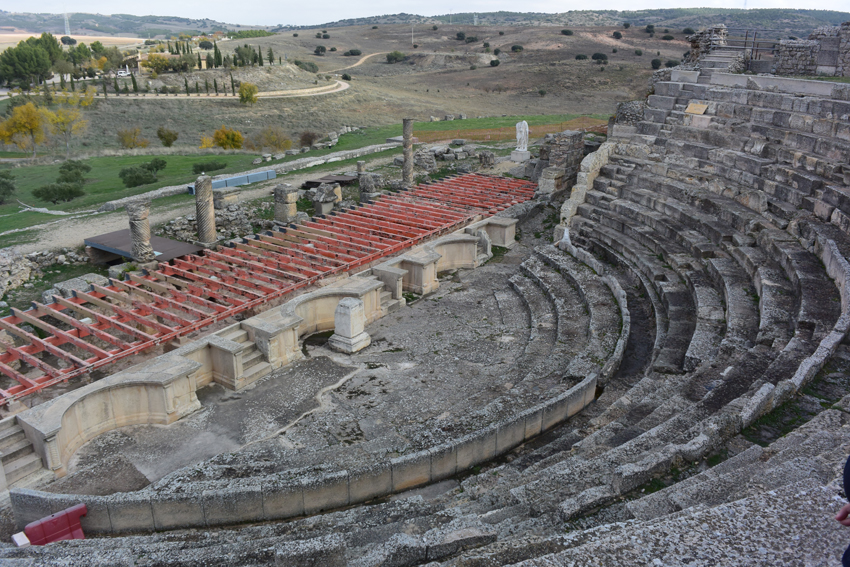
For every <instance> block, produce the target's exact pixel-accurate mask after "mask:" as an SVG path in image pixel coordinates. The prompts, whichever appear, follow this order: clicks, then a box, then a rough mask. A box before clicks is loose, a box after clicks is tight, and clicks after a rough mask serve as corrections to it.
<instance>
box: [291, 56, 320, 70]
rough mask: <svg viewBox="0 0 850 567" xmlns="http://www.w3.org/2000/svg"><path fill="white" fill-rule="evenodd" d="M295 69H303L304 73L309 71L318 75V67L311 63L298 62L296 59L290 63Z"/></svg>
mask: <svg viewBox="0 0 850 567" xmlns="http://www.w3.org/2000/svg"><path fill="white" fill-rule="evenodd" d="M292 63H293V64H294V65H295V66H296V67H299V68H301V69H304V70H305V71H309V72H310V73H318V72H319V66H318V65H316V64H315V63H313V62H312V61H299V60H298V59H296V60H295V61H293V62H292Z"/></svg>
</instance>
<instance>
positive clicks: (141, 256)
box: [126, 201, 156, 263]
mask: <svg viewBox="0 0 850 567" xmlns="http://www.w3.org/2000/svg"><path fill="white" fill-rule="evenodd" d="M126 208H127V215H128V216H129V217H130V239H131V242H132V249H131V251H130V252H131V254H133V259H134V260H136V261H137V262H141V263H144V262H152V261H153V260H154V259H156V255H155V254H154V252H153V247H152V246H151V225H150V220H149V219H148V216H149V215H150V211H151V204H150V202H148V201H144V202H141V203H128V204H127V206H126Z"/></svg>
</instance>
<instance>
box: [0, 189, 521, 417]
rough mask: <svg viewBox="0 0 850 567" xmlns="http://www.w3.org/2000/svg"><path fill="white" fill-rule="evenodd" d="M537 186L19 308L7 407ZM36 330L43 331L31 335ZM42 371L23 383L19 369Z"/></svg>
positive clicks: (309, 232)
mask: <svg viewBox="0 0 850 567" xmlns="http://www.w3.org/2000/svg"><path fill="white" fill-rule="evenodd" d="M535 187H536V186H535V185H534V184H531V183H528V182H526V181H522V180H517V179H506V178H502V177H492V176H486V175H480V174H466V175H461V176H457V177H448V178H445V179H442V180H440V181H438V182H435V183H430V184H426V185H420V186H418V187H416V188H413V189H410V190H407V191H400V192H398V193H394V194H391V195H388V196H384V197H382V198H381V199H379V200H377V201H375V202H373V203H369V204H365V205H361V206H358V207H353V208H351V209H350V210H347V211H342V212H336V213H332V214H330V215H327V216H323V217H315V218H313V219H311V220H310V221H308V222H305V223H303V224H300V225H290V226H289V227H285V228H280V229H278V230H275V231H266V232H263V233H260V234H256V235H253V236H252V237H247V238H244V239H242V241H241V242H231V243H230V244H229V245H228V246H221V247H219V248H218V249H217V250H206V251H204V253H203V255H188V256H182V257H179V258H175V259H173V260H171V262H170V263H160V264H159V266H158V269H156V270H155V271H148V272H145V273H144V274H143V275H137V274H130V275H129V277H128V278H127V279H126V280H125V281H118V280H115V279H112V280H110V285H108V286H99V285H92V286H91V288H90V289H89V290H88V291H77V292H75V296H74V297H71V298H64V297H60V296H53V300H54V303H51V304H48V305H45V304H41V303H37V302H33V304H32V308H31V309H28V310H26V311H22V310H19V309H12V314H11V315H10V316H7V317H4V318H2V319H0V330H2V331H5V332H6V334H8V335H11V336H12V337H14V338H16V339H17V342H18V343H23V344H18V345H13V344H9V343H8V342H7V341H6V340H2V339H0V352H2V354H0V374H3V375H5V376H7V377H8V378H11V381H10V382H11V385H10V386H6V387H5V388H0V405H2V404H6V403H8V402H9V401H10V400H14V399H18V398H21V397H24V396H26V395H29V394H32V393H34V392H37V391H39V390H41V389H43V388H45V387H48V386H50V385H52V384H56V383H58V382H62V381H65V380H68V379H69V378H72V377H75V376H78V375H80V374H84V373H86V372H90V371H92V370H94V369H96V368H101V367H103V366H106V365H108V364H111V363H113V362H115V361H117V360H119V359H121V358H124V357H127V356H131V355H133V354H136V353H139V352H141V351H144V350H146V349H149V348H151V347H153V346H156V345H159V344H162V343H165V342H168V341H171V340H173V339H175V338H177V337H181V336H184V335H187V334H189V333H192V332H195V331H197V330H199V329H202V328H204V327H206V326H209V325H211V324H213V323H216V322H217V321H221V320H223V319H226V318H227V317H231V316H233V315H236V314H237V313H240V312H242V311H246V310H248V309H252V308H254V307H257V306H259V305H261V304H263V303H265V302H267V301H269V300H271V299H274V298H277V297H280V296H282V295H286V294H288V293H291V292H293V291H295V290H297V289H299V288H302V287H305V286H308V285H310V284H313V283H315V282H316V281H317V280H319V279H321V278H324V277H327V276H330V275H333V274H337V273H343V272H349V271H351V270H355V269H357V268H361V267H363V266H367V265H369V264H370V263H372V262H374V261H376V260H378V259H380V258H383V257H385V256H390V255H394V254H397V253H399V252H400V251H402V250H403V249H406V248H409V247H411V246H414V245H416V244H419V243H420V242H422V241H424V240H426V239H429V238H433V237H435V236H440V235H442V234H445V233H447V232H450V231H452V230H456V229H457V228H459V227H461V226H463V225H465V224H466V223H468V222H470V221H471V220H473V219H474V218H475V217H477V216H479V215H482V216H489V215H492V214H495V213H497V212H499V211H502V210H504V209H506V208H508V207H510V206H512V205H514V204H517V203H521V202H523V201H527V200H528V199H530V198H532V197H533V195H534V189H535ZM25 326H26V327H31V328H32V329H33V330H34V332H31V330H29V329H28V328H24V327H25ZM15 360H20V361H21V362H22V363H24V364H26V365H29V366H30V367H33V369H34V371H32V372H29V373H28V376H24V374H22V373H21V372H19V371H17V370H15V369H14V368H12V366H10V364H11V363H12V362H13V361H15Z"/></svg>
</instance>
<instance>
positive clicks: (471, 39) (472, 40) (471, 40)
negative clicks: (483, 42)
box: [464, 35, 478, 43]
mask: <svg viewBox="0 0 850 567" xmlns="http://www.w3.org/2000/svg"><path fill="white" fill-rule="evenodd" d="M464 41H466V43H475V42H476V41H478V37H477V36H474V35H470V36H467V38H466V39H465V40H464Z"/></svg>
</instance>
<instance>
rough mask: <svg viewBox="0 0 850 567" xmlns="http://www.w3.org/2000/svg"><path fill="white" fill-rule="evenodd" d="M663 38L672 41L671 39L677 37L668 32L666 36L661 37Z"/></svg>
mask: <svg viewBox="0 0 850 567" xmlns="http://www.w3.org/2000/svg"><path fill="white" fill-rule="evenodd" d="M661 39H663V40H664V41H671V40H673V39H676V38H675V37H673V36H672V35H670V34H667V35H665V36H662V37H661Z"/></svg>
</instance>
